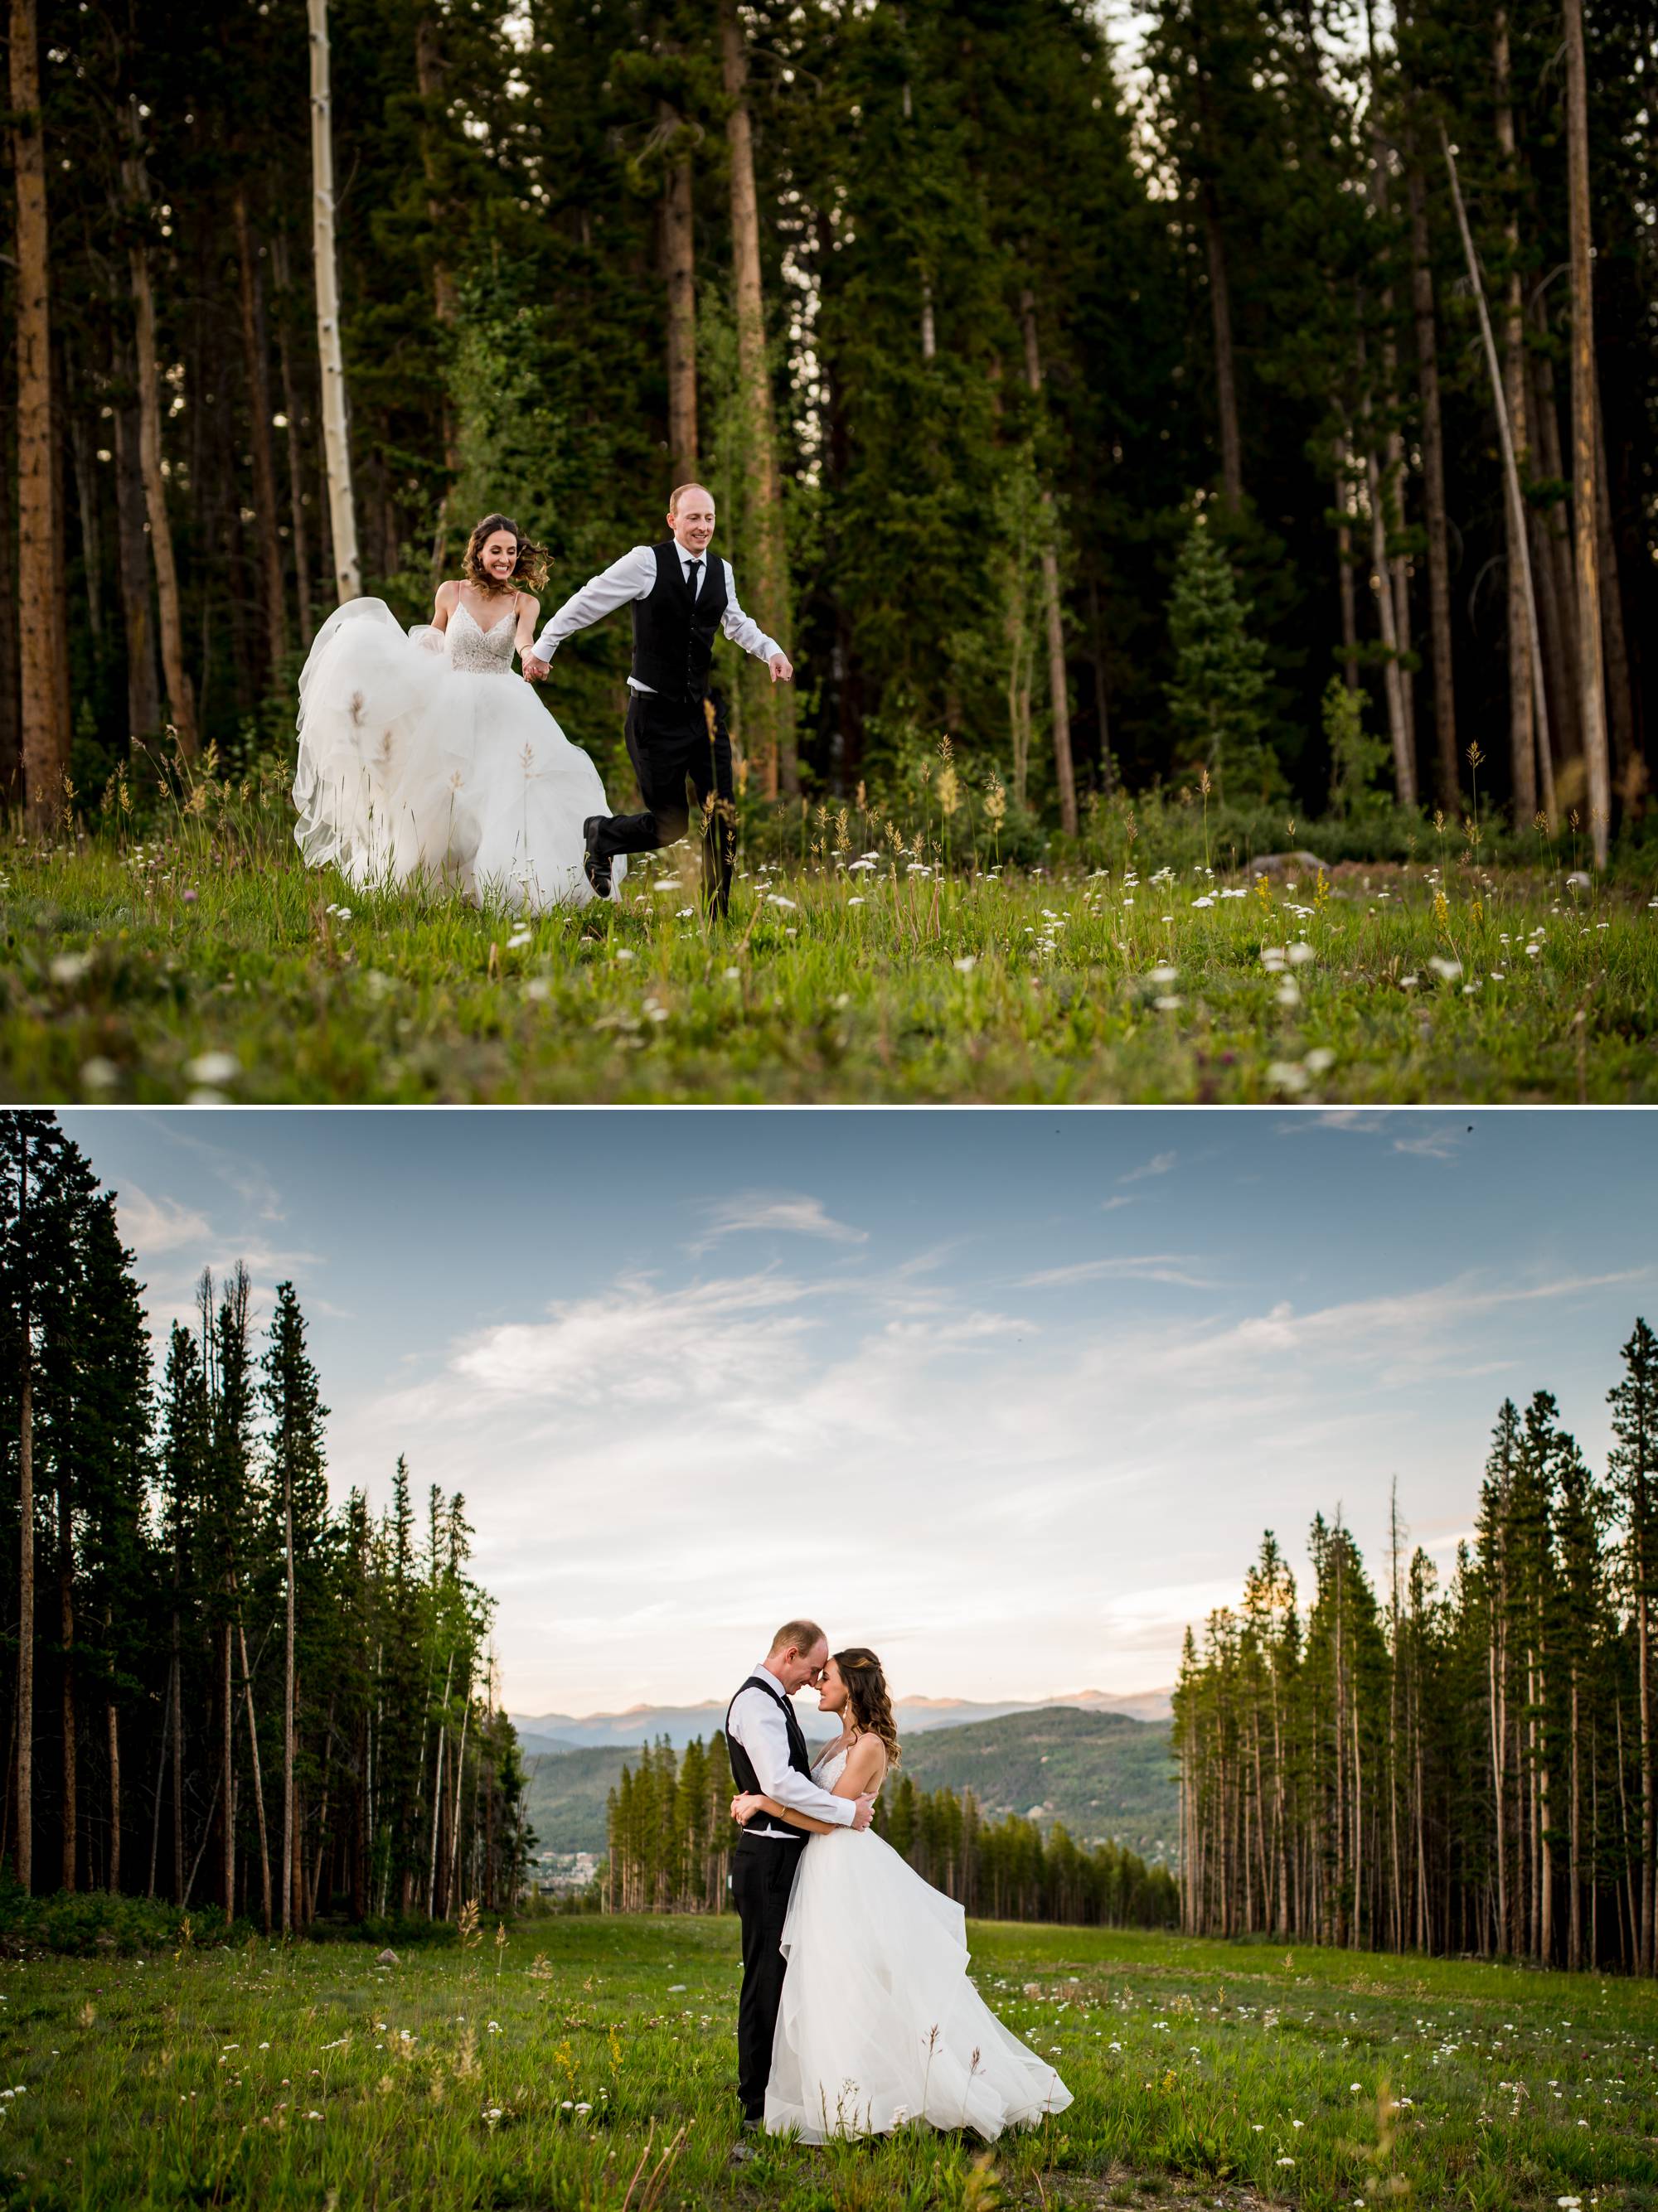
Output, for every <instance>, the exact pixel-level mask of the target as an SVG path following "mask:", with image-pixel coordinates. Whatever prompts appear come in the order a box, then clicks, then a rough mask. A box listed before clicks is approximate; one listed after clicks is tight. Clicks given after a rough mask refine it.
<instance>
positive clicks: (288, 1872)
mask: <svg viewBox="0 0 1658 2212" xmlns="http://www.w3.org/2000/svg"><path fill="white" fill-rule="evenodd" d="M282 1521H283V1575H284V1579H285V1581H286V1583H287V1586H288V1589H287V1606H286V1619H285V1622H284V1626H283V1665H282V1932H283V1935H284V1936H290V1935H292V1933H293V1930H294V1478H293V1469H292V1468H291V1466H290V1462H289V1455H288V1454H287V1452H286V1451H284V1452H283V1463H282Z"/></svg>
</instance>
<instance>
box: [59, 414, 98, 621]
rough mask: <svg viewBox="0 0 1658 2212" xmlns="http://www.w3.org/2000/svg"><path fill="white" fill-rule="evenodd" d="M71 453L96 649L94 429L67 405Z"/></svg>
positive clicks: (82, 569) (96, 551)
mask: <svg viewBox="0 0 1658 2212" xmlns="http://www.w3.org/2000/svg"><path fill="white" fill-rule="evenodd" d="M64 413H65V414H66V415H67V416H68V417H69V451H70V464H71V465H72V466H73V468H74V471H75V504H76V507H77V508H78V509H79V511H80V521H81V573H82V575H83V576H84V577H85V579H86V610H87V628H88V630H89V631H90V632H91V634H92V642H93V645H94V648H101V647H102V645H103V641H104V556H103V547H102V544H101V538H100V533H99V530H98V486H97V483H96V482H95V480H94V476H93V470H94V466H95V463H94V460H93V458H92V426H91V424H90V423H89V422H88V421H87V419H86V416H84V415H82V414H80V413H77V411H76V409H75V408H74V407H72V406H70V405H68V404H66V405H65V407H64Z"/></svg>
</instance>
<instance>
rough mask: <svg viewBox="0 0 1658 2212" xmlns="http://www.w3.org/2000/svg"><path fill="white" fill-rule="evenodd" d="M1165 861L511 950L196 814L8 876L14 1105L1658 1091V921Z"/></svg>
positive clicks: (657, 919) (820, 890) (641, 876)
mask: <svg viewBox="0 0 1658 2212" xmlns="http://www.w3.org/2000/svg"><path fill="white" fill-rule="evenodd" d="M842 859H843V860H844V856H842ZM1157 867H1158V856H1157V855H1156V854H1149V853H1148V854H1144V855H1143V856H1142V858H1141V860H1140V863H1139V874H1138V878H1137V880H1136V881H1135V882H1133V883H1130V882H1129V881H1128V879H1127V877H1126V876H1125V872H1124V869H1123V866H1122V864H1121V863H1120V862H1119V864H1118V865H1117V866H1115V867H1114V868H1113V869H1112V871H1111V872H1109V873H1106V872H1095V873H1089V874H1087V875H1084V874H1083V873H1082V872H1076V873H1073V874H1070V875H1063V876H1056V877H1054V878H1029V877H1021V876H1015V875H1012V874H1010V875H1009V876H1008V877H1006V878H1002V879H995V878H984V877H979V878H974V879H972V880H966V879H963V878H939V877H937V876H933V875H929V874H926V873H923V872H909V871H908V870H907V869H905V868H900V869H899V871H898V872H897V873H896V874H895V873H894V871H893V866H892V863H891V860H890V859H887V860H882V862H881V864H880V866H879V867H878V868H877V869H875V871H874V872H870V873H866V874H862V875H855V874H851V873H849V872H847V871H846V869H845V868H844V866H843V865H842V863H841V860H836V861H835V862H834V863H833V865H832V866H831V867H830V868H829V869H828V870H827V871H825V870H824V869H822V868H818V869H816V870H815V871H808V872H802V871H800V870H799V869H798V867H795V869H794V870H793V872H789V874H787V875H784V876H778V877H775V878H774V877H771V876H762V875H760V874H759V873H751V874H748V875H747V877H746V878H745V879H744V880H743V881H741V883H740V884H739V885H738V888H737V895H736V898H735V903H734V909H733V915H732V919H731V921H729V922H728V923H727V924H725V925H723V926H721V927H717V928H716V929H714V930H712V931H709V930H706V929H705V928H704V926H703V924H702V923H701V922H700V921H699V919H698V916H697V915H696V914H695V913H694V912H692V911H689V910H688V909H690V908H692V905H693V898H692V871H691V870H690V869H689V868H688V867H687V866H686V865H685V856H684V854H683V853H680V852H677V851H676V852H675V853H671V854H667V855H666V856H663V857H662V859H661V860H660V861H659V863H658V864H657V865H656V866H655V867H654V868H646V869H642V870H640V871H638V872H637V874H636V876H635V877H634V878H632V879H631V884H630V896H629V898H628V901H627V903H626V904H625V906H624V907H623V908H621V909H619V910H607V911H606V912H605V913H604V914H603V915H600V917H599V918H598V919H597V920H594V919H593V918H592V915H591V912H590V913H589V915H588V916H587V917H582V916H576V915H553V916H550V917H547V918H546V919H543V920H541V921H538V922H536V923H534V924H533V925H532V926H531V927H528V928H527V930H519V929H517V928H516V927H515V926H514V925H513V924H512V923H511V922H510V921H507V920H505V919H503V918H502V917H500V916H498V915H497V916H491V915H482V914H479V913H477V912H474V911H472V910H471V909H469V908H466V907H464V906H462V905H460V904H459V903H457V902H445V901H439V902H426V901H423V900H421V899H418V898H417V897H415V896H395V897H379V896H361V895H358V894H356V893H353V892H351V891H350V890H348V889H346V888H345V886H344V884H342V883H341V882H339V881H338V879H337V878H330V877H327V876H312V875H308V874H307V873H306V872H305V871H304V870H303V869H302V866H300V863H299V861H298V859H297V856H296V854H295V852H294V850H293V848H292V845H291V842H289V840H288V836H287V817H286V810H285V805H283V802H282V801H281V800H280V799H279V797H278V796H277V794H276V793H274V792H268V793H266V795H265V798H264V799H262V800H261V799H258V798H257V797H255V798H250V799H247V800H246V801H244V800H242V799H235V800H211V801H204V806H203V811H201V812H200V813H199V814H197V815H191V816H187V817H183V818H181V819H180V821H179V822H178V823H176V825H175V826H174V829H172V830H171V831H170V832H169V834H168V836H167V837H166V838H165V839H162V840H160V841H157V842H152V843H151V844H149V846H147V847H141V848H130V849H129V848H119V849H118V847H117V844H116V842H114V841H113V840H112V839H109V838H107V837H106V838H100V839H98V840H94V841H93V842H89V843H84V844H83V845H82V847H81V848H79V849H76V850H75V851H72V852H70V851H62V852H57V853H51V854H37V853H34V852H32V851H30V850H29V849H28V848H25V847H22V846H15V847H13V848H11V850H10V851H9V854H6V855H5V856H4V857H3V870H4V873H3V878H0V923H3V929H4V939H5V943H4V954H3V961H0V1089H3V1091H4V1092H5V1093H6V1094H8V1095H9V1096H11V1097H15V1098H21V1099H42V1100H44V1099H67V1098H72V1097H89V1098H94V1099H100V1098H111V1099H118V1100H120V1099H133V1100H141V1101H143V1100H162V1099H176V1098H180V1097H190V1096H192V1095H199V1094H201V1093H203V1092H207V1093H209V1094H211V1095H216V1096H224V1097H231V1098H235V1099H267V1100H277V1101H292V1100H308V1099H339V1100H343V1101H358V1100H409V1101H420V1100H432V1099H455V1100H470V1099H478V1100H496V1099H546V1100H584V1099H590V1100H609V1099H621V1100H675V1099H731V1100H765V1099H772V1100H778V1101H795V1100H809V1099H887V1100H913V1101H923V1100H930V1099H948V1098H961V1099H980V1100H987V1101H993V1100H1017V1099H1033V1098H1040V1099H1056V1100H1089V1099H1094V1100H1112V1099H1177V1100H1178V1099H1196V1100H1216V1101H1225V1102H1231V1101H1249V1100H1263V1099H1265V1100H1270V1099H1273V1098H1277V1097H1284V1096H1292V1097H1324V1098H1331V1099H1358V1100H1386V1099H1400V1100H1421V1099H1435V1098H1439V1099H1468V1100H1475V1099H1510V1098H1512V1099H1533V1098H1535V1099H1573V1098H1577V1097H1588V1098H1593V1099H1597V1100H1600V1099H1606V1100H1619V1099H1649V1098H1652V1097H1655V1096H1658V1059H1655V1050H1654V1038H1655V1033H1658V913H1655V912H1654V911H1652V910H1651V909H1649V907H1648V905H1647V903H1646V894H1645V892H1644V891H1643V890H1642V891H1637V890H1633V889H1625V890H1621V891H1619V890H1611V891H1607V890H1597V891H1594V892H1577V891H1573V890H1569V889H1568V888H1567V887H1566V885H1565V883H1564V875H1563V874H1559V873H1557V874H1553V875H1546V874H1531V875H1524V876H1516V875H1509V876H1492V875H1490V874H1488V873H1487V872H1484V871H1481V870H1478V869H1474V868H1469V867H1466V866H1460V865H1459V864H1458V863H1457V861H1456V859H1455V848H1454V847H1453V848H1452V852H1451V856H1450V858H1449V860H1448V862H1447V867H1446V875H1445V879H1444V880H1445V896H1444V898H1443V900H1442V902H1441V903H1439V904H1436V883H1435V881H1434V880H1433V879H1432V878H1431V876H1430V874H1429V870H1428V867H1427V866H1426V864H1425V863H1418V864H1417V865H1416V866H1412V867H1410V868H1405V869H1402V870H1400V869H1393V868H1377V869H1375V870H1372V871H1370V872H1368V873H1366V872H1359V871H1354V872H1350V873H1341V874H1339V875H1338V881H1337V884H1336V887H1335V889H1336V896H1333V897H1332V898H1330V899H1329V900H1328V901H1326V902H1324V903H1323V904H1322V905H1320V906H1318V907H1317V910H1316V911H1315V910H1314V908H1315V904H1316V902H1315V898H1314V887H1313V885H1312V884H1311V883H1309V882H1307V881H1297V882H1296V884H1295V887H1294V888H1293V889H1290V888H1289V885H1288V884H1279V885H1278V886H1277V888H1276V889H1272V890H1270V891H1269V894H1268V898H1267V900H1266V901H1264V900H1263V898H1262V897H1261V896H1259V894H1258V893H1257V892H1255V891H1253V890H1252V891H1249V892H1248V893H1247V896H1240V897H1238V898H1235V899H1231V898H1228V899H1219V900H1217V901H1216V903H1213V904H1210V905H1206V906H1204V907H1201V908H1200V907H1198V906H1197V905H1196V904H1195V903H1194V902H1195V901H1196V900H1197V899H1198V898H1199V897H1203V898H1205V899H1207V898H1209V897H1210V896H1211V895H1212V894H1214V893H1216V891H1217V890H1218V889H1219V886H1217V885H1216V884H1215V883H1213V882H1212V881H1211V880H1210V879H1209V878H1207V876H1206V875H1205V874H1204V872H1203V871H1202V870H1201V869H1198V868H1189V869H1187V870H1186V872H1184V874H1183V875H1182V877H1181V878H1179V879H1178V880H1177V879H1175V878H1173V877H1172V876H1170V877H1167V878H1160V877H1159V876H1158V875H1157V874H1156V873H1155V871H1156V870H1157ZM1243 880H1246V881H1247V878H1245V879H1243ZM331 906H332V907H334V908H338V907H342V906H343V907H347V908H350V918H349V919H344V918H342V916H341V915H339V914H338V912H330V911H329V908H330V907H331ZM1538 927H1541V929H1542V930H1543V932H1544V934H1543V935H1542V936H1541V937H1540V938H1534V937H1533V931H1534V930H1535V929H1537V928H1538ZM1302 940H1304V942H1305V944H1306V945H1307V947H1308V949H1309V951H1310V955H1311V957H1308V958H1307V959H1306V960H1305V962H1304V964H1299V965H1292V966H1288V967H1285V968H1283V969H1282V971H1281V972H1272V971H1271V963H1269V962H1267V961H1266V960H1265V959H1264V957H1263V955H1264V953H1265V952H1267V951H1271V949H1272V948H1275V947H1276V948H1277V949H1278V950H1279V951H1283V949H1284V948H1286V947H1288V946H1289V945H1295V944H1297V943H1298V942H1301V941H1302ZM1527 942H1533V943H1534V944H1535V945H1536V946H1537V950H1536V951H1535V952H1534V953H1532V954H1529V955H1528V954H1527V952H1526V951H1525V950H1524V946H1525V945H1526V944H1527ZM1435 960H1439V961H1441V962H1442V963H1450V962H1456V963H1460V968H1459V970H1458V972H1457V973H1455V974H1454V975H1442V974H1440V973H1438V972H1436V970H1435V969H1433V968H1432V966H1431V965H1430V963H1431V962H1433V961H1435ZM1169 970H1173V971H1174V972H1173V974H1170V973H1169V972H1168V971H1169ZM1407 979H1410V980H1407ZM220 1054H222V1055H224V1056H225V1057H224V1058H223V1060H222V1061H220V1060H216V1059H213V1058H208V1059H206V1060H205V1062H204V1056H206V1055H220ZM1309 1054H1312V1055H1313V1059H1312V1060H1311V1063H1310V1064H1309V1060H1308V1055H1309ZM1326 1054H1328V1055H1329V1056H1330V1057H1329V1058H1328V1060H1326V1058H1325V1055H1326Z"/></svg>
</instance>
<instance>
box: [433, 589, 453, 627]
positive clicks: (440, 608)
mask: <svg viewBox="0 0 1658 2212" xmlns="http://www.w3.org/2000/svg"><path fill="white" fill-rule="evenodd" d="M459 598H460V585H459V584H440V585H439V586H438V587H437V597H436V599H435V600H434V601H433V602H432V628H433V629H448V626H449V617H450V616H451V615H452V614H453V613H454V606H455V601H456V600H457V599H459Z"/></svg>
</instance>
